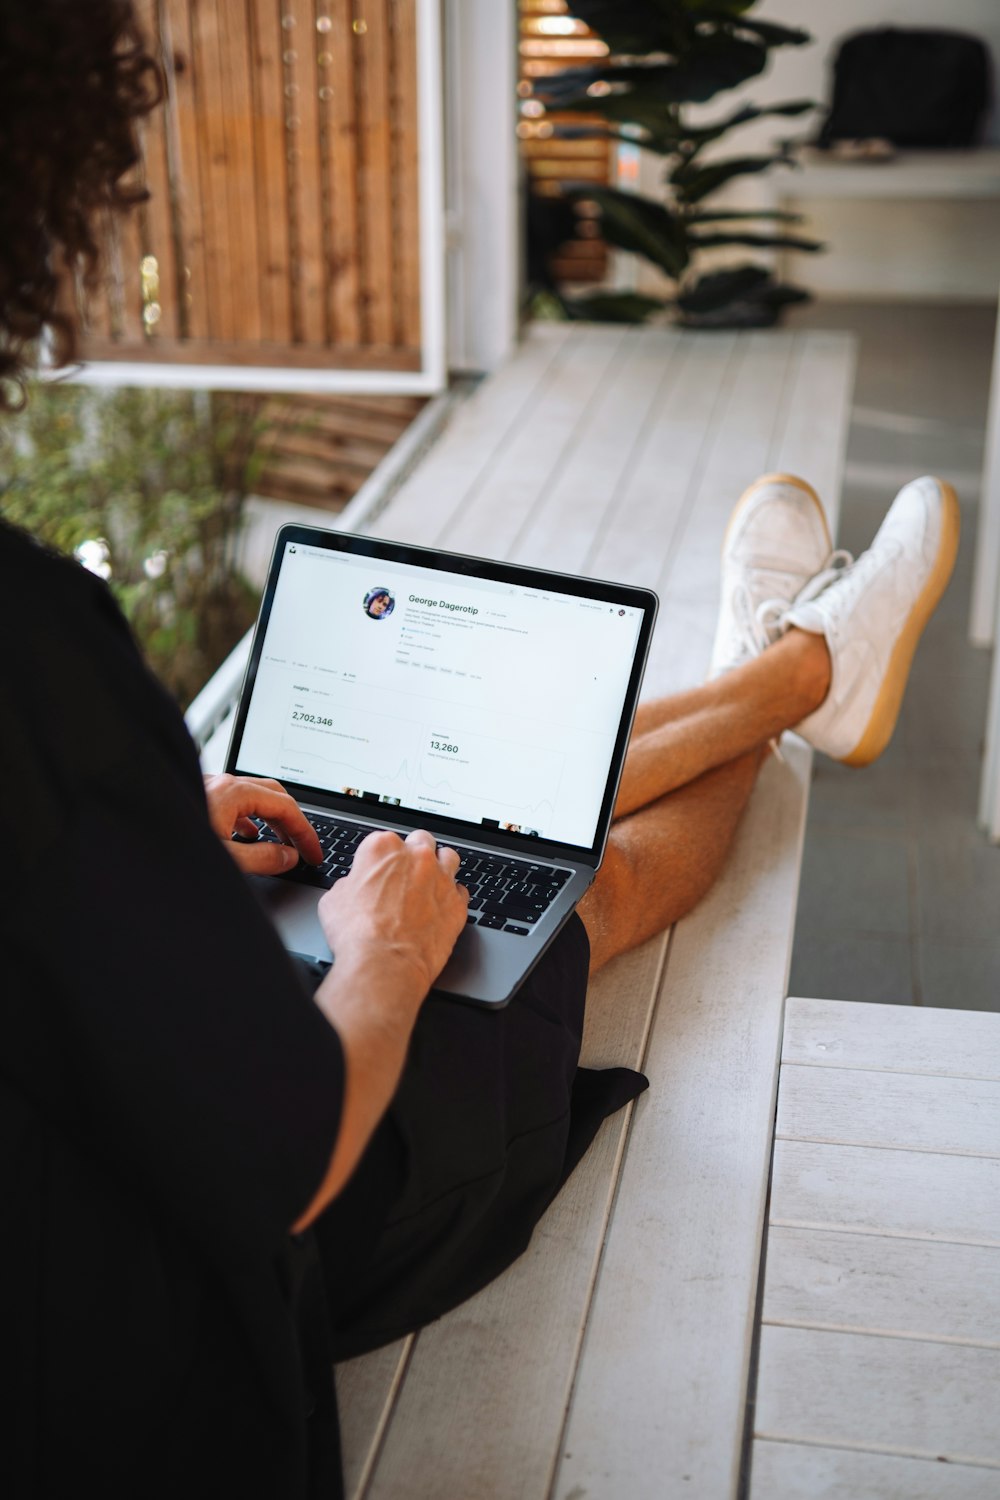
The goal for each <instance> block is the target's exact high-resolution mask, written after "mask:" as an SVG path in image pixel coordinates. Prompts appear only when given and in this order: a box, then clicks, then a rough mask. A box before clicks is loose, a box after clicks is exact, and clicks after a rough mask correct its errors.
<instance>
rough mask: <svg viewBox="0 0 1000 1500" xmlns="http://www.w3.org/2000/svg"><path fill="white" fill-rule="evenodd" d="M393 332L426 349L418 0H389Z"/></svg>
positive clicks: (401, 339) (409, 346) (409, 344)
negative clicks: (423, 335)
mask: <svg viewBox="0 0 1000 1500" xmlns="http://www.w3.org/2000/svg"><path fill="white" fill-rule="evenodd" d="M388 21H389V42H390V72H389V78H390V84H389V87H390V96H391V107H390V121H391V127H392V133H391V150H392V168H391V171H392V182H393V197H392V210H393V212H392V230H391V235H390V244H391V246H392V250H393V293H394V295H393V334H394V338H395V342H396V343H397V344H400V345H401V346H402V347H403V348H406V349H419V348H420V150H419V134H418V119H417V7H416V0H389V8H388Z"/></svg>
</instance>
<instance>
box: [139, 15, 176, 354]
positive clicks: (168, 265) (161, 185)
mask: <svg viewBox="0 0 1000 1500" xmlns="http://www.w3.org/2000/svg"><path fill="white" fill-rule="evenodd" d="M159 11H160V6H159V3H158V0H142V3H141V5H139V6H138V7H137V14H138V16H139V19H140V23H141V25H142V28H143V31H144V33H145V35H146V37H147V38H148V42H149V46H150V47H151V48H152V50H153V52H154V54H155V56H156V57H157V59H158V60H160V59H161V53H162V49H161V45H160V43H161V38H160V27H159ZM169 107H170V106H169V104H167V103H165V104H164V106H163V107H162V108H160V109H156V110H154V111H153V113H152V114H151V115H146V116H144V118H143V119H142V120H140V121H139V122H138V125H137V129H138V134H139V138H140V141H141V149H142V158H143V175H144V178H145V182H146V187H147V189H148V191H149V199H148V201H147V202H146V203H144V204H143V205H142V207H141V208H140V210H139V226H140V240H141V245H142V254H143V257H144V258H145V257H146V256H152V257H153V259H154V260H155V261H156V280H157V284H158V285H157V291H156V296H155V298H153V297H151V298H150V301H151V302H152V301H155V303H156V305H157V307H158V308H159V317H158V318H155V319H154V318H153V316H152V315H151V314H147V319H148V321H147V324H146V328H147V333H148V334H150V335H151V336H152V337H153V339H154V341H155V339H156V338H164V337H165V338H176V337H177V335H178V333H179V332H180V320H179V312H180V307H179V301H178V279H177V256H176V244H177V240H176V234H175V226H174V222H173V207H172V201H171V190H170V174H169V169H168V160H167V128H168V110H169ZM149 284H150V286H151V283H149ZM151 290H152V286H151Z"/></svg>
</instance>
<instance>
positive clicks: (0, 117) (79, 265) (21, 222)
mask: <svg viewBox="0 0 1000 1500" xmlns="http://www.w3.org/2000/svg"><path fill="white" fill-rule="evenodd" d="M161 95H162V83H161V75H160V72H159V68H158V66H157V63H156V62H155V60H154V59H153V57H152V56H151V55H150V54H149V52H148V51H147V48H146V43H145V41H144V39H143V36H142V33H141V31H140V29H139V26H138V23H137V21H136V17H135V14H134V12H133V9H132V4H131V0H0V409H3V408H5V407H6V408H8V409H11V408H13V407H16V406H18V405H20V404H21V403H22V402H23V393H24V379H25V376H26V374H27V373H28V370H29V368H30V365H31V364H32V362H33V355H34V345H35V344H36V343H37V341H38V339H39V337H40V336H41V334H42V333H43V331H44V330H45V329H46V328H48V329H51V331H52V334H53V358H54V360H55V362H56V363H57V364H65V363H66V362H67V361H68V360H70V359H72V358H73V356H74V354H75V351H76V330H75V326H74V323H73V321H72V319H71V318H70V317H68V316H67V315H66V314H65V312H64V311H61V310H60V307H59V301H60V276H61V275H65V274H67V272H68V271H70V270H72V271H79V272H81V273H82V274H83V277H84V280H85V281H86V282H92V281H93V279H94V277H95V276H96V273H97V268H98V263H99V245H98V238H97V235H96V233H95V225H97V224H98V223H99V217H100V214H101V212H102V211H103V210H105V209H120V208H123V207H127V206H128V205H130V204H133V203H136V202H139V201H141V200H142V199H143V198H144V197H145V196H146V195H145V192H144V191H143V189H142V188H141V186H139V185H138V184H137V183H136V182H134V181H133V182H132V183H131V184H128V183H127V182H123V180H122V179H123V178H125V176H126V174H127V173H128V172H129V171H130V169H131V168H133V167H134V166H135V165H136V163H137V161H138V158H139V153H138V147H137V143H136V137H135V129H134V122H135V120H136V119H137V118H139V117H140V116H141V115H144V114H147V113H148V112H149V111H150V110H151V109H152V108H153V107H154V106H155V105H156V103H157V102H158V101H159V99H160V97H161Z"/></svg>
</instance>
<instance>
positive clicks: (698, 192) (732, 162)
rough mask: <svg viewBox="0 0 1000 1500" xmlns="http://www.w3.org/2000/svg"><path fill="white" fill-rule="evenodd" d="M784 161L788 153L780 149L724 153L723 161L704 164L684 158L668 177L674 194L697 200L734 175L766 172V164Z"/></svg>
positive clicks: (689, 199) (770, 165) (693, 201)
mask: <svg viewBox="0 0 1000 1500" xmlns="http://www.w3.org/2000/svg"><path fill="white" fill-rule="evenodd" d="M787 161H788V156H787V154H786V153H785V152H783V151H779V152H774V153H772V155H770V156H732V157H727V158H726V159H725V160H724V161H713V162H709V163H708V164H707V165H706V166H703V167H702V166H696V165H694V164H688V163H686V162H683V163H681V165H680V166H678V167H675V168H674V170H673V171H672V172H671V173H670V174H669V177H668V179H667V180H668V181H669V182H670V183H672V184H673V186H674V187H675V188H676V189H677V196H678V198H679V199H680V200H681V202H682V203H699V202H700V201H701V200H702V198H707V197H708V195H709V193H714V192H716V191H717V190H718V189H719V188H720V187H722V186H723V184H724V183H726V182H731V181H732V179H733V178H734V177H745V176H747V175H748V174H750V173H753V172H766V171H767V169H768V167H773V166H775V165H776V163H778V162H787Z"/></svg>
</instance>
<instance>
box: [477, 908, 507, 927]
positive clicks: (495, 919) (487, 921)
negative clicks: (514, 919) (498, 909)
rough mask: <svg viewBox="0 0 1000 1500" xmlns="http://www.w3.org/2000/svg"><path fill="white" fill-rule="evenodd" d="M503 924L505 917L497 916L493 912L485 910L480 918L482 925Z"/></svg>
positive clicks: (499, 925) (500, 925) (497, 925)
mask: <svg viewBox="0 0 1000 1500" xmlns="http://www.w3.org/2000/svg"><path fill="white" fill-rule="evenodd" d="M503 924H504V918H503V917H500V916H495V915H494V914H493V913H492V912H488V911H487V912H483V915H482V916H481V917H480V918H479V925H480V927H502V926H503Z"/></svg>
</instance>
